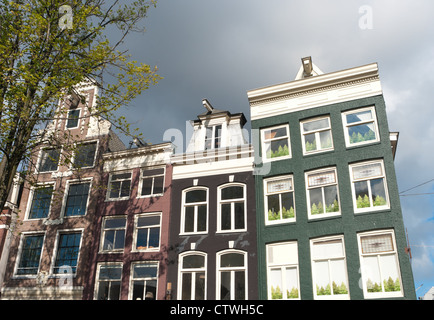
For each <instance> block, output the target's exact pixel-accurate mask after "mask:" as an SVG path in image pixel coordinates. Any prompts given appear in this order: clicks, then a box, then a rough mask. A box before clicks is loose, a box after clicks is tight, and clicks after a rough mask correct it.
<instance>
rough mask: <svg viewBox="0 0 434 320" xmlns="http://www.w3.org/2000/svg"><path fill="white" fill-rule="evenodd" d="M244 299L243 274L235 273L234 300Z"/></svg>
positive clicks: (241, 272)
mask: <svg viewBox="0 0 434 320" xmlns="http://www.w3.org/2000/svg"><path fill="white" fill-rule="evenodd" d="M245 298H246V284H245V272H244V271H235V300H244V299H245Z"/></svg>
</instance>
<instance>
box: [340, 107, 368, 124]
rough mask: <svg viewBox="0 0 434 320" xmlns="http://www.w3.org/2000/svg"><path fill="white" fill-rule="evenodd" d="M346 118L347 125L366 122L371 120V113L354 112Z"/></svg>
mask: <svg viewBox="0 0 434 320" xmlns="http://www.w3.org/2000/svg"><path fill="white" fill-rule="evenodd" d="M346 118H347V123H348V124H350V123H355V122H360V121H368V120H371V119H372V112H371V110H367V111H360V112H354V113H351V114H347V117H346Z"/></svg>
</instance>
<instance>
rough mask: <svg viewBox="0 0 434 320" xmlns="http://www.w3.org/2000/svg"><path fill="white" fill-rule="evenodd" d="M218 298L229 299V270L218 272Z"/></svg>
mask: <svg viewBox="0 0 434 320" xmlns="http://www.w3.org/2000/svg"><path fill="white" fill-rule="evenodd" d="M220 299H221V300H230V299H231V272H230V271H227V272H220Z"/></svg>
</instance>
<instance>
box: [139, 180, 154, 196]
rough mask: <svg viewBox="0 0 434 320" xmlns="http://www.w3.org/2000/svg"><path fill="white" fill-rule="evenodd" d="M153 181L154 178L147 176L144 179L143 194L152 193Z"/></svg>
mask: <svg viewBox="0 0 434 320" xmlns="http://www.w3.org/2000/svg"><path fill="white" fill-rule="evenodd" d="M152 181H153V178H145V179H143V180H142V193H141V195H142V196H145V195H146V196H147V195H150V194H152Z"/></svg>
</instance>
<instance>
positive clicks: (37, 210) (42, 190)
mask: <svg viewBox="0 0 434 320" xmlns="http://www.w3.org/2000/svg"><path fill="white" fill-rule="evenodd" d="M53 188H54V187H53V186H52V185H51V186H44V187H37V188H36V189H33V198H32V205H31V206H30V211H29V214H28V219H42V218H47V217H48V214H49V212H50V206H51V197H52V195H53Z"/></svg>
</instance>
